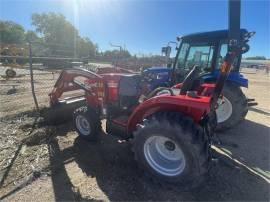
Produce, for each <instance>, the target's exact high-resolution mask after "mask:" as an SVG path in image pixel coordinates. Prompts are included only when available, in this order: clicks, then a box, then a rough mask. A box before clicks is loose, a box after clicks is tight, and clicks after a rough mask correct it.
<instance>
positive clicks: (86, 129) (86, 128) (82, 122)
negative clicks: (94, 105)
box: [76, 115, 91, 136]
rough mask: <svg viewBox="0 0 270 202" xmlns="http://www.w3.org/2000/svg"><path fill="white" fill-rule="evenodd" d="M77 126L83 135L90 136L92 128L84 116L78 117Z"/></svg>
mask: <svg viewBox="0 0 270 202" xmlns="http://www.w3.org/2000/svg"><path fill="white" fill-rule="evenodd" d="M76 126H77V129H78V130H79V131H80V133H81V134H82V135H85V136H87V135H90V133H91V127H90V124H89V122H88V120H87V119H86V118H85V117H84V116H82V115H78V116H77V117H76Z"/></svg>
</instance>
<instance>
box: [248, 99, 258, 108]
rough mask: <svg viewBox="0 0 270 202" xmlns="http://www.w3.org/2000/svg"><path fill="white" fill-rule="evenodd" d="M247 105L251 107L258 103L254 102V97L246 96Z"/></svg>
mask: <svg viewBox="0 0 270 202" xmlns="http://www.w3.org/2000/svg"><path fill="white" fill-rule="evenodd" d="M247 105H248V107H252V106H256V105H258V103H257V102H255V99H254V98H248V99H247Z"/></svg>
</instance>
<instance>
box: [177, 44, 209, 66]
mask: <svg viewBox="0 0 270 202" xmlns="http://www.w3.org/2000/svg"><path fill="white" fill-rule="evenodd" d="M213 52H214V46H212V45H209V44H189V43H183V44H182V46H181V49H180V51H179V54H178V58H177V64H176V68H178V69H187V70H189V69H192V68H193V67H194V65H199V66H200V67H201V71H207V70H209V69H210V68H211V65H212V64H211V63H212V59H213Z"/></svg>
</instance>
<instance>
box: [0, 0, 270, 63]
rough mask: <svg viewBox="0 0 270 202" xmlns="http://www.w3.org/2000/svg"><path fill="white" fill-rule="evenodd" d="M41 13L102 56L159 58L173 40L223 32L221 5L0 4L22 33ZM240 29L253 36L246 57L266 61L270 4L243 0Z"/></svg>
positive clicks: (187, 0) (161, 0)
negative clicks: (64, 23) (64, 22)
mask: <svg viewBox="0 0 270 202" xmlns="http://www.w3.org/2000/svg"><path fill="white" fill-rule="evenodd" d="M42 12H57V13H62V14H63V15H64V16H65V17H66V18H67V19H68V20H69V21H70V22H71V23H72V24H73V25H74V26H75V27H76V28H77V29H78V30H79V33H80V35H81V36H83V37H89V38H90V39H91V40H92V41H93V42H94V43H97V44H98V46H99V48H100V50H102V51H104V50H110V49H113V48H112V47H111V46H110V43H112V44H117V45H121V46H123V47H125V48H126V49H128V50H129V51H130V52H131V53H132V54H138V55H142V54H160V53H161V47H162V46H165V45H166V44H167V43H168V41H175V40H176V37H177V36H181V35H185V34H189V33H194V32H202V31H212V30H219V29H227V27H228V2H227V1H224V0H201V1H199V0H167V1H166V0H155V1H154V0H119V1H112V0H0V19H1V20H12V21H15V22H17V23H19V24H21V25H22V26H24V28H25V29H26V30H34V29H35V28H34V27H33V26H32V25H31V15H32V14H33V13H42ZM241 27H242V28H246V29H248V30H249V31H256V35H255V36H254V37H253V38H252V39H251V41H250V43H249V44H250V46H251V49H250V51H249V52H248V53H246V54H245V57H248V56H256V55H260V56H261V55H263V56H266V57H267V58H270V0H265V1H263V0H242V8H241ZM172 54H173V53H172Z"/></svg>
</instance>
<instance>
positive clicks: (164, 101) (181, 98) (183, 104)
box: [127, 95, 210, 134]
mask: <svg viewBox="0 0 270 202" xmlns="http://www.w3.org/2000/svg"><path fill="white" fill-rule="evenodd" d="M159 111H174V112H175V111H177V112H181V113H183V114H186V115H188V116H190V117H191V118H192V119H193V120H194V121H195V122H197V123H198V122H199V121H200V120H201V118H202V117H203V115H204V114H205V113H208V112H209V111H210V97H204V96H198V97H196V98H192V97H188V96H186V95H176V96H170V95H160V96H155V97H153V98H150V99H148V100H146V101H144V102H143V103H142V104H140V105H139V106H137V107H136V108H135V110H134V111H133V113H132V114H131V116H130V118H129V120H128V125H127V132H128V134H131V133H132V132H133V131H134V130H135V129H136V125H137V124H138V123H140V122H141V121H142V120H143V119H144V118H145V117H147V116H149V115H151V114H154V113H156V112H159Z"/></svg>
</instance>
